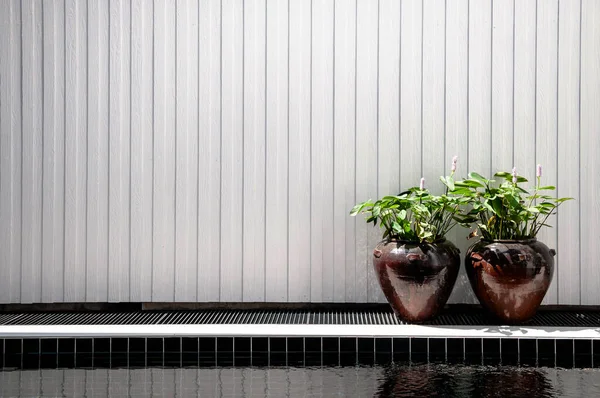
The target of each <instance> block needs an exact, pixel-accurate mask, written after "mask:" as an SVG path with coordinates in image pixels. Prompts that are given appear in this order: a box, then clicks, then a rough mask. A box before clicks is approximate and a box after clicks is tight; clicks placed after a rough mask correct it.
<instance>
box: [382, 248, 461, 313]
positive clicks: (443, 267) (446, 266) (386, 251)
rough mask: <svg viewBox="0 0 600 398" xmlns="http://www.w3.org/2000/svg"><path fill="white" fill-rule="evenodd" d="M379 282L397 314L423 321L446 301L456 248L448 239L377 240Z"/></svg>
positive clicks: (455, 263)
mask: <svg viewBox="0 0 600 398" xmlns="http://www.w3.org/2000/svg"><path fill="white" fill-rule="evenodd" d="M373 267H374V268H375V273H376V275H377V277H378V280H379V285H380V286H381V289H382V290H383V293H384V295H385V297H386V298H387V300H388V302H389V303H390V305H391V307H392V309H393V310H394V312H395V313H396V315H398V316H399V317H400V318H402V319H403V320H406V321H410V322H423V321H426V320H428V319H431V318H432V317H434V316H435V315H436V314H437V313H438V312H439V311H440V310H441V309H442V308H443V307H444V305H445V304H446V301H448V297H450V293H451V292H452V288H453V287H454V283H455V282H456V277H457V276H458V271H459V268H460V256H459V250H458V249H457V248H456V246H454V245H453V244H452V242H450V241H447V240H442V241H439V242H436V243H434V244H430V243H410V242H402V241H396V240H391V241H383V242H380V243H379V244H378V245H377V247H376V248H375V250H374V251H373Z"/></svg>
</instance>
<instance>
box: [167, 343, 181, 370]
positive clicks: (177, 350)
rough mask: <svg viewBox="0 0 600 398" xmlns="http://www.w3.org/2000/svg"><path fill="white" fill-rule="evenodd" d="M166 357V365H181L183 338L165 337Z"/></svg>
mask: <svg viewBox="0 0 600 398" xmlns="http://www.w3.org/2000/svg"><path fill="white" fill-rule="evenodd" d="M164 344H165V357H164V364H165V365H164V366H166V367H181V338H180V337H168V338H165V339H164Z"/></svg>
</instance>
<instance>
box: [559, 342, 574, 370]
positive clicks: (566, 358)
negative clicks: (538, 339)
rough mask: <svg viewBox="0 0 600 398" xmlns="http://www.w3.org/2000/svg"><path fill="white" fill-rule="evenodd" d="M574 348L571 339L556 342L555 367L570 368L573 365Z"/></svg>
mask: <svg viewBox="0 0 600 398" xmlns="http://www.w3.org/2000/svg"><path fill="white" fill-rule="evenodd" d="M574 359H575V358H574V346H573V340H572V339H557V340H556V366H558V367H561V368H572V367H573V365H574Z"/></svg>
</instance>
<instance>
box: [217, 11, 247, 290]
mask: <svg viewBox="0 0 600 398" xmlns="http://www.w3.org/2000/svg"><path fill="white" fill-rule="evenodd" d="M221 18H222V24H223V25H222V40H223V42H222V51H223V53H222V54H221V73H222V75H221V90H222V97H221V123H222V131H221V144H222V147H221V283H220V284H221V301H242V297H243V292H242V286H243V285H242V279H243V264H242V263H243V259H242V255H243V250H242V246H243V240H242V239H243V233H242V231H243V218H244V216H243V200H244V199H243V196H242V195H243V166H244V165H243V156H244V131H243V128H244V126H243V112H244V105H243V101H244V92H243V85H244V81H243V79H244V71H243V62H244V60H243V55H244V52H243V50H244V48H243V43H244V31H243V3H242V1H241V0H223V4H222V16H221Z"/></svg>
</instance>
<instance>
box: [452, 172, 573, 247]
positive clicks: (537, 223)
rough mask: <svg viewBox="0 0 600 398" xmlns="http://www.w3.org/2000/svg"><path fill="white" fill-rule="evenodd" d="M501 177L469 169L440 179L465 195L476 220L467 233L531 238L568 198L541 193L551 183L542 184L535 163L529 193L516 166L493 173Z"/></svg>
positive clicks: (508, 237)
mask: <svg viewBox="0 0 600 398" xmlns="http://www.w3.org/2000/svg"><path fill="white" fill-rule="evenodd" d="M494 176H495V177H498V178H500V179H502V180H503V182H501V183H499V184H498V183H496V181H495V180H492V179H487V178H485V177H483V176H482V175H480V174H478V173H474V172H472V173H469V175H468V178H466V179H464V180H462V181H456V182H454V181H452V183H451V184H450V183H448V182H444V183H445V184H446V186H447V187H448V189H449V191H450V192H451V193H453V194H455V195H460V196H462V197H463V198H466V199H467V202H468V204H469V205H470V207H471V209H470V210H469V211H468V213H467V215H468V216H470V217H473V218H474V219H475V221H476V222H477V224H476V225H477V228H476V230H475V231H473V232H472V233H471V235H470V236H475V235H477V231H479V232H480V233H481V237H482V238H483V239H485V240H500V239H511V240H524V239H531V238H535V237H536V235H537V233H538V232H539V230H540V229H541V228H542V227H549V226H550V225H548V224H547V223H546V221H547V220H548V217H549V216H551V215H552V214H556V209H557V208H558V206H559V205H560V204H561V203H563V202H565V201H567V200H571V199H572V198H555V197H553V196H550V195H546V194H543V191H552V190H555V189H556V188H555V187H554V186H542V185H541V182H540V181H541V177H542V167H541V166H540V165H538V166H537V172H536V180H537V181H536V184H535V187H534V189H533V192H532V193H529V192H528V191H527V190H525V189H524V188H523V187H521V186H520V185H519V184H520V183H526V182H528V181H527V179H526V178H525V177H523V176H520V175H518V174H517V170H516V168H514V169H513V170H512V173H509V172H499V173H496V174H495V175H494Z"/></svg>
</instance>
